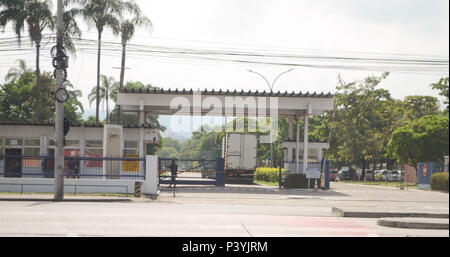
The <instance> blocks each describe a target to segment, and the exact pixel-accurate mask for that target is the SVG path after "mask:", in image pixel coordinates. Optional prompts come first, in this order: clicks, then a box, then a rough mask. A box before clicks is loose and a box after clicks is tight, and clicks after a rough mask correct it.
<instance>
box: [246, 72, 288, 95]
mask: <svg viewBox="0 0 450 257" xmlns="http://www.w3.org/2000/svg"><path fill="white" fill-rule="evenodd" d="M293 70H294V68H291V69H289V70H287V71H285V72H282V73H280V75H278V76H277V77H276V78H275V79H274V80H273V82H272V84H270V83H269V81H268V80H267V79H266V77H264V76H263V75H261V74H260V73H258V72H256V71H252V70H247V71H248V72H252V73H255V74H257V75H259V76H261V77H262V78H263V79H264V80H265V81H266V83H267V86H269V89H270V91H273V86H274V85H275V82H277V80H278V78H280V77H281V76H282V75H283V74H286V73H288V72H291V71H293Z"/></svg>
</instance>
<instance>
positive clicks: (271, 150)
mask: <svg viewBox="0 0 450 257" xmlns="http://www.w3.org/2000/svg"><path fill="white" fill-rule="evenodd" d="M293 70H294V68H290V69H289V70H287V71H285V72H282V73H280V74H279V75H278V76H277V77H276V78H275V79H274V80H273V82H272V85H271V84H270V83H269V81H268V80H267V79H266V77H264V76H263V75H261V74H260V73H258V72H256V71H252V70H247V71H248V72H252V73H255V74H257V75H259V76H261V77H262V78H263V79H264V80H265V81H266V83H267V86H269V89H270V92H273V87H274V85H275V82H276V81H277V80H278V78H280V77H281V75H283V74H286V73H288V72H291V71H293ZM270 159H271V161H272V167H273V145H272V132H270Z"/></svg>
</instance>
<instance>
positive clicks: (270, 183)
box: [253, 180, 279, 186]
mask: <svg viewBox="0 0 450 257" xmlns="http://www.w3.org/2000/svg"><path fill="white" fill-rule="evenodd" d="M253 182H254V183H255V184H263V185H266V186H278V185H279V183H278V182H269V181H263V180H254V181H253Z"/></svg>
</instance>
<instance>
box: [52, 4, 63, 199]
mask: <svg viewBox="0 0 450 257" xmlns="http://www.w3.org/2000/svg"><path fill="white" fill-rule="evenodd" d="M63 12H64V6H63V0H58V6H57V32H56V38H57V39H56V40H57V42H56V44H57V49H59V48H61V47H62V45H63V35H64V34H63V30H64V25H63ZM58 51H59V50H58ZM59 62H60V63H59V65H58V68H56V90H58V89H60V88H64V86H63V82H64V77H63V69H62V68H61V61H59ZM55 102H56V117H55V138H56V152H55V188H54V189H55V190H54V194H55V195H54V200H55V201H62V200H63V198H64V131H63V130H64V129H63V128H64V124H63V119H64V103H62V102H60V101H58V100H56V101H55Z"/></svg>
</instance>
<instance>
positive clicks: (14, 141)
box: [5, 139, 23, 146]
mask: <svg viewBox="0 0 450 257" xmlns="http://www.w3.org/2000/svg"><path fill="white" fill-rule="evenodd" d="M22 143H23V142H22V139H6V142H5V145H9V146H22Z"/></svg>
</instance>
